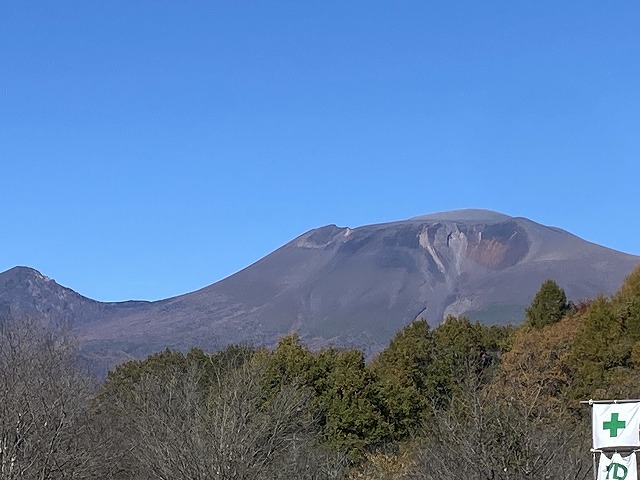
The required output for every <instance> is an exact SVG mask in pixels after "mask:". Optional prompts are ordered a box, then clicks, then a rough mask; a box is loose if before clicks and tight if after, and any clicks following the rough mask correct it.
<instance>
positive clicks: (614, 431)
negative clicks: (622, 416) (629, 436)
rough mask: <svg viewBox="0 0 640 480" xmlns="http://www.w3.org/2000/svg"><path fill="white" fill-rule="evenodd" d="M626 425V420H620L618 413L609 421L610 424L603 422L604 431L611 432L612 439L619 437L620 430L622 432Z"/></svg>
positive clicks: (612, 415) (613, 414)
mask: <svg viewBox="0 0 640 480" xmlns="http://www.w3.org/2000/svg"><path fill="white" fill-rule="evenodd" d="M626 424H627V422H625V421H624V420H618V414H617V413H612V414H611V420H609V421H608V422H602V429H603V430H609V436H610V437H617V436H618V430H622V429H623V428H624V427H625V425H626Z"/></svg>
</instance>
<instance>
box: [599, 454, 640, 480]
mask: <svg viewBox="0 0 640 480" xmlns="http://www.w3.org/2000/svg"><path fill="white" fill-rule="evenodd" d="M598 480H638V465H637V464H636V454H635V453H632V454H630V455H629V456H628V457H623V456H621V455H620V454H619V453H614V454H613V456H612V457H611V458H610V459H609V458H607V457H606V455H605V454H604V453H603V454H601V455H600V464H599V465H598Z"/></svg>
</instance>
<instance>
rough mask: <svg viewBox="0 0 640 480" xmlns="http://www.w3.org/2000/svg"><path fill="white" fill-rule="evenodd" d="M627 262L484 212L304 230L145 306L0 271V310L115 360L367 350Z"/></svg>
mask: <svg viewBox="0 0 640 480" xmlns="http://www.w3.org/2000/svg"><path fill="white" fill-rule="evenodd" d="M638 263H640V257H637V256H633V255H627V254H624V253H621V252H617V251H614V250H610V249H607V248H605V247H601V246H598V245H595V244H592V243H589V242H586V241H584V240H581V239H579V238H578V237H575V236H573V235H571V234H569V233H567V232H565V231H563V230H560V229H557V228H551V227H545V226H543V225H539V224H537V223H534V222H532V221H530V220H527V219H524V218H512V217H509V216H506V215H502V214H499V213H496V212H490V211H486V210H460V211H454V212H443V213H439V214H433V215H425V216H422V217H416V218H412V219H409V220H405V221H400V222H393V223H387V224H379V225H368V226H363V227H359V228H353V229H352V228H340V227H337V226H335V225H330V226H326V227H322V228H318V229H314V230H311V231H309V232H307V233H305V234H303V235H301V236H299V237H298V238H296V239H294V240H292V241H291V242H289V243H287V244H286V245H284V246H282V247H281V248H279V249H278V250H276V251H274V252H273V253H271V254H269V255H267V256H266V257H264V258H262V259H261V260H259V261H257V262H256V263H254V264H253V265H251V266H249V267H247V268H245V269H244V270H242V271H240V272H238V273H236V274H234V275H232V276H230V277H228V278H226V279H224V280H222V281H220V282H217V283H214V284H213V285H210V286H208V287H205V288H203V289H201V290H198V291H196V292H193V293H189V294H186V295H181V296H179V297H174V298H169V299H166V300H162V301H158V302H122V303H101V302H95V301H93V300H90V299H87V298H85V297H82V296H81V295H78V294H77V293H75V292H73V291H72V290H69V289H66V288H64V287H61V286H59V285H57V284H56V283H55V282H53V281H52V280H48V279H46V277H43V276H42V275H40V274H39V273H38V272H36V271H34V270H31V269H26V268H23V269H18V270H16V269H12V270H9V271H7V272H4V273H1V274H0V314H1V313H2V311H3V310H2V309H3V308H4V311H5V312H6V311H9V312H10V313H11V314H12V315H18V314H38V315H46V316H48V318H51V319H56V318H59V317H64V318H68V319H70V320H72V321H73V322H74V324H75V328H76V330H77V331H78V333H79V334H80V336H81V338H82V341H83V348H84V349H85V352H86V353H87V355H94V356H97V357H100V358H103V357H105V356H106V357H108V358H110V359H111V360H112V361H119V360H122V359H124V358H129V357H130V356H141V355H145V354H148V353H150V352H153V351H156V350H159V349H162V348H165V347H170V348H181V349H184V348H189V347H192V346H200V347H202V348H205V349H215V348H220V347H222V346H224V345H227V344H230V343H252V344H257V345H268V346H271V345H274V344H275V343H276V342H277V340H278V339H279V338H280V337H281V336H282V335H285V334H287V333H289V332H292V331H295V332H298V333H299V334H300V336H301V337H302V339H303V340H304V341H305V342H306V343H307V344H308V345H310V346H312V347H313V346H315V347H319V346H325V345H337V346H355V347H358V348H361V349H363V350H364V351H365V352H367V353H368V354H369V355H372V354H374V353H376V352H377V351H379V350H380V349H381V348H384V346H385V345H386V344H387V343H388V341H389V339H390V338H391V337H392V336H393V335H394V333H395V332H396V331H398V330H399V329H400V328H402V327H403V326H404V325H406V324H407V323H409V322H410V321H412V320H413V319H415V318H417V317H424V318H426V319H427V320H428V321H429V322H430V323H431V324H432V325H435V324H438V323H439V322H441V321H442V319H443V318H444V317H445V316H446V315H449V314H451V315H456V316H458V315H466V316H468V317H470V318H471V319H476V320H480V321H482V322H488V323H519V322H521V321H522V320H523V318H524V308H525V307H526V305H528V304H529V303H530V302H531V300H532V298H533V296H534V295H535V293H536V292H537V291H538V289H539V288H540V285H541V284H542V282H543V281H544V280H546V279H549V278H551V279H554V280H555V281H556V282H558V284H559V285H560V286H562V287H563V288H564V289H565V291H566V293H567V296H568V297H569V298H570V299H572V300H574V301H577V300H580V299H587V298H592V297H594V296H595V295H597V294H599V293H603V294H605V295H608V294H611V293H613V292H614V291H616V290H617V289H618V287H619V286H620V285H621V283H622V281H623V280H624V277H625V276H626V275H628V274H629V273H630V272H631V270H632V269H633V268H634V267H635V266H637V265H638Z"/></svg>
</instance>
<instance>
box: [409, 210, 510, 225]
mask: <svg viewBox="0 0 640 480" xmlns="http://www.w3.org/2000/svg"><path fill="white" fill-rule="evenodd" d="M512 218H513V217H510V216H509V215H505V214H503V213H499V212H494V211H492V210H485V209H481V208H467V209H463V210H450V211H448V212H438V213H430V214H428V215H420V216H418V217H413V218H411V219H410V220H436V221H443V222H464V223H467V222H504V221H506V220H511V219H512Z"/></svg>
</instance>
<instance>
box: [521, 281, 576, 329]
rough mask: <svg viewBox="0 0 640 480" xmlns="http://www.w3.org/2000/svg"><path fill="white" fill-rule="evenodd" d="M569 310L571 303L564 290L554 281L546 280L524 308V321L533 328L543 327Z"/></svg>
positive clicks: (555, 321)
mask: <svg viewBox="0 0 640 480" xmlns="http://www.w3.org/2000/svg"><path fill="white" fill-rule="evenodd" d="M570 311H571V304H570V303H569V302H567V296H566V295H565V293H564V290H563V289H562V288H560V286H559V285H558V284H557V283H556V282H555V281H553V280H546V281H544V282H543V283H542V286H541V287H540V290H538V293H536V296H535V297H534V298H533V301H532V302H531V305H529V307H527V309H526V315H527V322H526V323H527V325H529V326H530V327H533V328H543V327H546V326H547V325H552V324H554V323H557V322H558V321H559V320H560V319H561V318H562V317H564V316H565V315H566V314H567V313H568V312H570Z"/></svg>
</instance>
